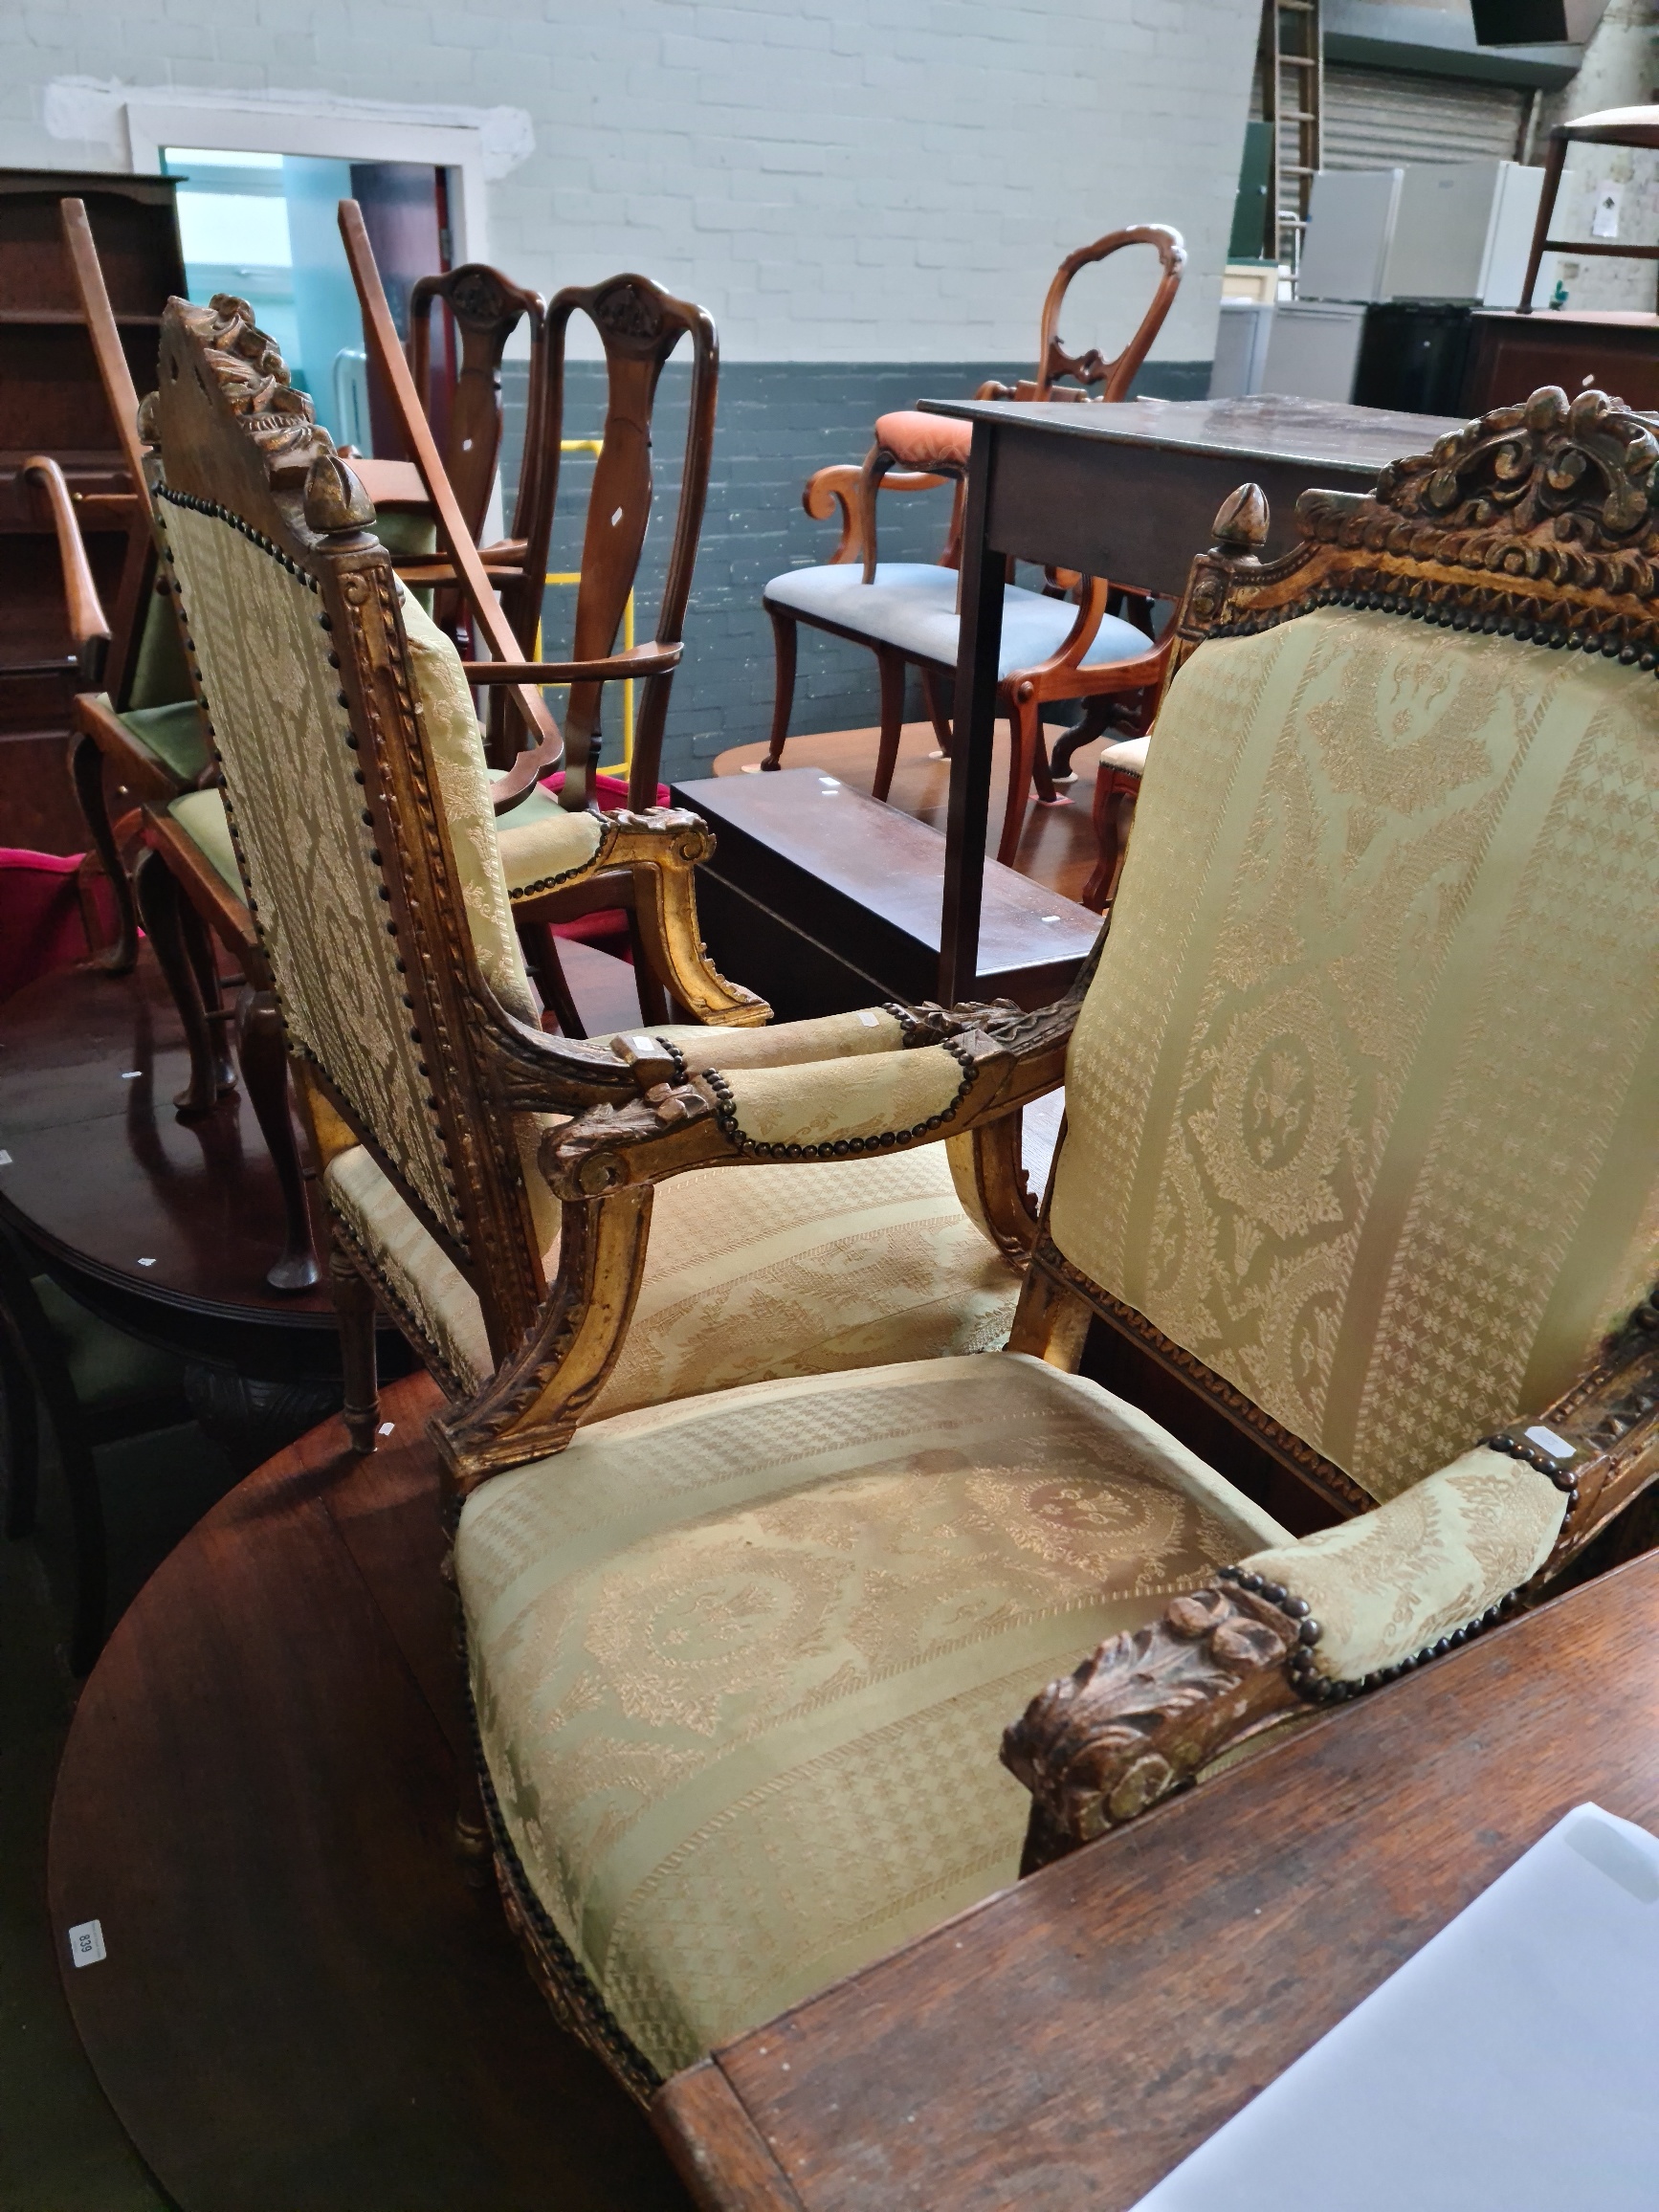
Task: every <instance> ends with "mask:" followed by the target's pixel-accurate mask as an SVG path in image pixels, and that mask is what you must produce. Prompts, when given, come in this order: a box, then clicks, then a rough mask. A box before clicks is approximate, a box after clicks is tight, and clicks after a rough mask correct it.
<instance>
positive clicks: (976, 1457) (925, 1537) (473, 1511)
mask: <svg viewBox="0 0 1659 2212" xmlns="http://www.w3.org/2000/svg"><path fill="white" fill-rule="evenodd" d="M878 1164H881V1165H888V1164H896V1162H891V1163H890V1162H885V1161H883V1162H880V1163H878ZM781 1172H783V1173H785V1174H786V1173H787V1172H788V1170H787V1169H785V1170H782V1171H781ZM698 1180H699V1181H702V1182H715V1181H717V1180H718V1178H716V1177H712V1176H709V1177H702V1178H699V1179H698ZM668 1187H669V1188H672V1187H673V1185H672V1184H671V1185H669V1186H668ZM1264 1539H1265V1540H1266V1541H1268V1542H1274V1541H1282V1540H1286V1539H1285V1538H1284V1537H1283V1532H1282V1531H1280V1530H1278V1529H1276V1527H1275V1526H1274V1524H1273V1522H1272V1520H1271V1518H1270V1517H1269V1516H1268V1515H1265V1514H1264V1513H1262V1512H1261V1511H1260V1509H1259V1508H1257V1507H1255V1506H1253V1505H1251V1504H1250V1502H1249V1500H1248V1499H1246V1498H1244V1497H1243V1496H1241V1495H1240V1494H1239V1493H1237V1492H1236V1491H1234V1490H1233V1489H1232V1488H1231V1486H1230V1485H1229V1484H1228V1483H1226V1482H1224V1481H1222V1480H1221V1478H1220V1477H1219V1476H1217V1475H1215V1474H1213V1473H1211V1472H1210V1471H1209V1470H1208V1469H1207V1468H1206V1467H1205V1466H1204V1465H1203V1463H1202V1462H1201V1461H1200V1460H1198V1459H1196V1458H1195V1457H1194V1456H1193V1455H1192V1453H1190V1452H1188V1451H1186V1450H1185V1449H1183V1447H1182V1446H1181V1445H1179V1444H1177V1443H1176V1442H1175V1441H1174V1440H1173V1439H1172V1438H1170V1437H1168V1436H1166V1435H1164V1433H1163V1432H1162V1431H1161V1429H1160V1428H1159V1427H1157V1425H1156V1424H1155V1423H1153V1422H1151V1421H1149V1420H1148V1419H1147V1418H1146V1417H1145V1415H1144V1414H1141V1413H1139V1412H1137V1411H1136V1410H1135V1408H1134V1407H1132V1406H1129V1405H1124V1404H1123V1403H1122V1402H1121V1401H1120V1400H1117V1399H1114V1398H1112V1397H1110V1396H1109V1395H1108V1393H1107V1392H1105V1391H1103V1390H1100V1389H1097V1388H1096V1387H1095V1385H1094V1384H1093V1383H1085V1382H1081V1381H1079V1380H1077V1379H1076V1378H1074V1377H1073V1376H1069V1375H1062V1374H1060V1373H1058V1372H1057V1371H1056V1370H1055V1369H1054V1368H1051V1367H1047V1366H1045V1365H1043V1364H1042V1363H1041V1362H1040V1361H1038V1360H1027V1359H1021V1358H1018V1357H1015V1356H1012V1355H1009V1354H1006V1353H1005V1354H1000V1355H994V1356H992V1357H989V1358H981V1359H968V1360H928V1361H924V1362H920V1363H917V1364H911V1365H903V1366H883V1367H875V1368H867V1369H865V1370H864V1371H863V1372H862V1373H859V1374H856V1375H841V1376H836V1377H834V1378H832V1379H829V1380H817V1379H813V1380H808V1381H804V1382H793V1383H761V1384H757V1385H755V1386H753V1387H751V1388H749V1389H745V1390H738V1391H732V1392H728V1393H725V1394H723V1395H721V1396H720V1397H718V1398H704V1399H699V1400H695V1401H693V1402H692V1403H690V1404H688V1405H677V1406H668V1407H658V1408H656V1409H655V1410H653V1411H649V1412H643V1413H631V1414H625V1415H622V1416H620V1417H619V1418H617V1419H614V1420H610V1421H603V1422H600V1423H598V1424H596V1425H595V1426H593V1427H587V1428H584V1429H583V1430H581V1431H580V1433H579V1434H578V1436H577V1438H576V1441H575V1442H574V1443H573V1444H572V1445H571V1446H570V1448H569V1449H568V1450H566V1451H564V1453H562V1454H561V1455H560V1456H559V1457H558V1458H557V1459H553V1460H542V1461H538V1462H537V1463H535V1464H534V1465H532V1466H528V1467H524V1468H520V1469H517V1470H516V1471H514V1472H512V1473H510V1474H506V1475H501V1476H498V1478H497V1479H496V1480H495V1481H493V1482H491V1483H488V1484H486V1485H485V1487H484V1488H483V1489H482V1490H480V1491H478V1492H476V1493H474V1495H473V1496H472V1497H471V1498H470V1499H469V1500H468V1503H467V1506H466V1509H465V1511H464V1513H463V1514H462V1516H461V1524H460V1530H459V1534H458V1537H457V1540H456V1545H455V1566H456V1572H457V1576H458V1580H459V1583H460V1590H461V1597H462V1601H463V1604H465V1607H466V1615H467V1626H468V1645H469V1650H470V1654H471V1669H472V1683H473V1694H474V1699H475V1703H476V1711H477V1714H478V1723H479V1729H480V1733H481V1736H482V1741H483V1746H484V1753H485V1758H486V1760H487V1762H488V1766H489V1772H490V1776H491V1778H492V1781H493V1784H494V1788H495V1793H496V1796H497V1799H498V1804H499V1808H500V1815H501V1818H502V1821H503V1823H504V1825H505V1828H506V1832H507V1834H508V1835H509V1836H510V1837H511V1839H512V1843H513V1847H514V1849H515V1850H516V1852H517V1853H518V1856H519V1859H520V1864H521V1866H522V1868H523V1870H524V1873H525V1875H526V1877H527V1878H528V1880H529V1882H530V1883H531V1884H532V1885H533V1887H534V1890H535V1893H536V1895H537V1897H538V1898H539V1899H540V1901H541V1903H542V1906H543V1907H544V1909H545V1910H546V1912H547V1913H548V1914H549V1916H550V1918H551V1919H552V1921H553V1924H554V1926H555V1927H556V1928H557V1930H558V1931H559V1934H560V1935H561V1936H563V1938H564V1942H565V1943H566V1944H567V1945H568V1946H569V1947H570V1950H571V1951H572V1953H573V1954H574V1955H575V1957H576V1958H577V1960H578V1961H579V1962H580V1964H581V1965H582V1967H583V1968H584V1970H585V1971H586V1974H587V1975H588V1977H589V1978H590V1980H592V1982H593V1983H594V1985H595V1986H596V1987H597V1988H598V1990H599V1991H600V1992H601V1993H602V1995H603V1997H604V2000H605V2002H606V2003H607V2004H608V2007H609V2009H610V2011H611V2013H612V2014H613V2016H614V2017H615V2019H616V2020H617V2022H618V2023H619V2024H620V2025H621V2026H622V2028H623V2030H624V2032H625V2033H626V2034H628V2035H629V2036H630V2037H631V2039H632V2040H633V2042H634V2043H635V2045H636V2046H638V2048H639V2049H640V2051H641V2052H642V2053H643V2054H644V2056H645V2057H646V2059H647V2060H648V2061H649V2062H650V2064H651V2065H652V2066H653V2067H654V2068H656V2069H657V2070H658V2071H659V2072H662V2073H669V2072H672V2071H673V2070H674V2069H675V2068H677V2067H681V2066H684V2065H686V2064H687V2063H688V2062H689V2061H690V2060H692V2059H694V2058H695V2057H697V2055H698V2053H699V2052H701V2051H704V2050H707V2049H708V2048H709V2047H710V2046H712V2045H715V2044H718V2043H719V2042H721V2041H723V2040H724V2039H725V2038H727V2037H729V2036H732V2035H735V2034H737V2033H738V2032H739V2031H740V2030H741V2029H742V2028H745V2027H748V2026H750V2025H752V2024H754V2023H755V2022H757V2021H761V2020H764V2019H766V2018H768V2017H769V2016H770V2015H771V2014H773V2013H775V2012H777V2011H779V2010H780V2009H782V2007H783V2006H785V2005H786V2004H789V2003H791V2002H794V2001H795V2000H797V1999H799V1998H803V1997H806V1996H807V1995H808V1994H809V1993H810V1992H811V1991H812V1990H814V1989H816V1988H819V1987H821V1986H822V1984H823V1983H825V1982H826V1981H829V1980H833V1979H834V1977H835V1976H837V1975H839V1974H844V1973H847V1972H849V1971H851V1970H852V1968H854V1967H857V1966H860V1965H862V1964H864V1963H865V1961H866V1960H867V1959H869V1958H873V1957H874V1956H875V1955H876V1954H877V1953H879V1952H882V1951H885V1950H887V1949H889V1948H890V1947H891V1946H892V1945H893V1944H895V1943H898V1942H902V1941H903V1940H904V1939H905V1938H906V1937H907V1936H914V1935H917V1934H918V1933H919V1932H920V1931H921V1930H922V1929H924V1928H927V1927H930V1926H932V1925H933V1924H934V1923H935V1922H936V1921H938V1920H940V1919H942V1918H943V1917H944V1916H945V1915H946V1914H947V1913H952V1912H955V1911H957V1910H959V1909H960V1908H962V1907H963V1906H966V1905H969V1904H972V1903H973V1902H974V1901H975V1900H976V1899H977V1898H980V1897H983V1896H984V1894H985V1892H986V1891H989V1890H993V1889H996V1888H997V1887H999V1886H1000V1885H1001V1884H1003V1883H1006V1882H1011V1881H1012V1880H1013V1879H1014V1876H1015V1873H1016V1871H1017V1869H1018V1865H1019V1855H1020V1844H1021V1840H1022V1837H1023V1835H1024V1832H1025V1825H1026V1813H1027V1804H1028V1801H1027V1799H1026V1795H1025V1792H1024V1791H1023V1790H1022V1789H1021V1788H1020V1787H1019V1786H1018V1784H1017V1783H1015V1782H1014V1781H1012V1780H1011V1779H1010V1777H1009V1776H1008V1775H1006V1773H1005V1772H1004V1771H1003V1770H1002V1768H1001V1767H1000V1766H999V1765H998V1763H997V1759H996V1743H997V1738H998V1735H999V1733H1000V1730H1001V1728H1002V1726H1003V1724H1004V1722H1005V1721H1006V1718H1007V1717H1008V1715H1009V1714H1010V1713H1014V1712H1017V1711H1018V1710H1019V1708H1020V1706H1021V1705H1022V1704H1023V1703H1024V1702H1025V1700H1026V1699H1027V1698H1028V1697H1029V1696H1030V1695H1031V1694H1032V1693H1033V1692H1036V1691H1038V1690H1040V1689H1041V1688H1042V1686H1043V1685H1044V1683H1046V1682H1047V1681H1049V1680H1050V1679H1051V1676H1052V1675H1053V1674H1054V1673H1055V1672H1056V1671H1057V1670H1060V1669H1062V1668H1065V1667H1070V1666H1071V1665H1073V1663H1074V1661H1075V1659H1076V1657H1077V1655H1078V1653H1079V1652H1081V1651H1083V1650H1086V1649H1087V1648H1089V1647H1090V1646H1091V1645H1092V1644H1094V1643H1095V1642H1096V1641H1098V1639H1099V1638H1100V1637H1102V1636H1104V1635H1109V1634H1111V1633H1112V1632H1113V1631H1114V1630H1116V1629H1117V1628H1122V1627H1133V1626H1138V1625H1139V1623H1140V1622H1142V1621H1144V1620H1146V1619H1148V1618H1149V1617H1151V1616H1152V1615H1154V1614H1156V1613H1157V1612H1159V1611H1160V1610H1161V1607H1162V1605H1163V1604H1164V1602H1165V1600H1166V1599H1167V1598H1168V1597H1170V1596H1171V1595H1173V1594H1174V1593H1175V1592H1177V1591H1180V1590H1184V1589H1190V1588H1193V1587H1194V1586H1196V1585H1198V1584H1201V1583H1202V1582H1205V1581H1206V1580H1207V1578H1208V1576H1209V1573H1210V1571H1211V1569H1212V1568H1213V1567H1214V1566H1215V1565H1216V1564H1218V1563H1219V1562H1221V1561H1224V1560H1226V1559H1233V1558H1236V1557H1237V1556H1238V1555H1239V1553H1240V1552H1242V1551H1248V1550H1250V1549H1252V1548H1254V1547H1255V1546H1257V1545H1258V1544H1259V1543H1261V1542H1262V1541H1263V1540H1264Z"/></svg>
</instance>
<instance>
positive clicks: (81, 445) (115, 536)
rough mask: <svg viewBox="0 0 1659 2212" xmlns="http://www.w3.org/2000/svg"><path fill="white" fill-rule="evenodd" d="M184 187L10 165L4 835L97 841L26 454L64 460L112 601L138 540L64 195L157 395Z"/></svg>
mask: <svg viewBox="0 0 1659 2212" xmlns="http://www.w3.org/2000/svg"><path fill="white" fill-rule="evenodd" d="M175 189H176V186H175V185H174V183H173V181H172V180H171V179H170V178H166V177H123V176H111V175H108V174H106V173H102V172H94V173H90V174H89V173H86V172H81V171H76V170H70V169H3V170H0V845H23V846H30V847H33V848H34V849H35V850H37V851H44V852H78V851H79V850H80V849H81V847H82V846H83V845H84V844H85V843H86V834H85V830H84V828H83V826H82V823H81V819H80V813H79V809H78V808H77V806H76V802H75V793H74V791H73V789H72V788H71V785H70V781H69V772H68V769H67V767H66V765H65V759H64V755H65V748H66V745H67V742H68V736H69V700H70V697H71V696H72V694H73V693H74V690H75V688H76V681H77V677H76V667H75V662H74V658H73V648H72V645H71V641H70V636H69V629H68V624H67V622H66V619H65V613H64V604H63V593H62V587H61V584H60V580H59V572H58V562H57V549H56V544H55V540H54V538H53V535H52V531H51V529H50V527H49V526H48V525H47V523H46V520H45V518H44V515H43V513H42V511H41V509H40V507H39V505H38V504H37V501H36V497H35V495H34V494H33V492H32V490H31V488H30V486H29V485H28V484H27V483H25V482H24V480H23V477H22V475H21V469H22V464H23V462H24V461H25V460H26V459H27V458H28V456H29V455H30V454H31V453H50V454H51V455H52V456H53V457H54V459H55V460H56V461H57V462H58V463H59V464H60V465H61V467H62V469H63V471H64V474H65V476H67V477H68V479H69V486H70V492H71V495H72V497H73V498H75V500H76V502H77V510H78V512H79V514H80V518H81V522H82V526H83V528H84V530H85V533H86V541H87V550H88V553H89V555H90V558H91V561H92V566H93V573H94V575H95V576H96V578H97V580H98V584H99V588H100V592H102V593H103V594H104V595H105V604H106V606H107V605H112V604H113V601H114V599H115V597H116V593H117V589H118V586H119V584H120V580H121V572H122V561H123V559H124V557H125V553H126V546H127V537H128V530H127V519H128V512H129V510H128V506H127V495H128V493H129V492H130V489H131V487H130V486H129V484H128V482H127V475H126V470H125V467H124V466H123V464H122V457H121V453H120V451H119V449H118V447H117V444H116V435H115V427H114V425H113V424H112V423H111V421H110V419H109V410H108V409H107V408H106V406H105V404H104V397H103V387H102V385H101V384H100V381H99V374H98V365H97V364H96V362H95V361H94V359H93V352H92V343H91V340H90V338H89V336H88V334H87V330H86V326H85V324H84V322H83V321H81V317H80V310H79V306H78V303H77V297H76V290H75V282H74V278H73V277H72V275H71V272H70V265H69V257H68V255H67V254H66V253H65V251H64V245H63V236H62V232H61V230H60V229H59V225H58V212H57V205H58V202H59V200H61V199H64V198H66V197H69V196H77V197H78V198H80V199H82V200H84V201H85V203H86V209H87V214H88V216H89V218H90V220H91V223H92V232H93V237H94V238H95V240H96V241H97V244H98V250H99V257H100V260H101V261H102V264H103V271H104V279H105V282H106V283H107V284H108V287H109V294H110V300H111V304H112V305H113V306H114V309H115V312H116V319H117V321H118V323H119V324H120V327H121V333H122V343H123V345H124V347H125V350H126V355H127V360H128V362H129V363H130V365H131V367H132V374H133V382H134V383H135V385H136V386H137V387H138V388H139V390H140V391H141V392H145V391H149V390H151V389H152V388H153V387H154V385H155V378H156V348H157V345H158V343H159V342H160V335H161V317H162V308H163V307H164V305H165V304H166V300H167V299H168V297H169V296H170V295H172V294H174V293H181V294H182V293H183V292H184V290H185V265H184V256H183V254H182V253H181V250H180V246H179V226H178V216H177V213H176V211H175V209H174V206H173V195H174V191H175Z"/></svg>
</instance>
